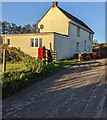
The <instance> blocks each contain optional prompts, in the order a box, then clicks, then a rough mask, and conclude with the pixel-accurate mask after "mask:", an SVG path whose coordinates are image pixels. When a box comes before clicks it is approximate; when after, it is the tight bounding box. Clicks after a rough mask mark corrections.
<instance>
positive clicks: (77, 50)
mask: <svg viewBox="0 0 107 120" xmlns="http://www.w3.org/2000/svg"><path fill="white" fill-rule="evenodd" d="M76 52H79V42H76Z"/></svg>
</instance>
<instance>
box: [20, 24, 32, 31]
mask: <svg viewBox="0 0 107 120" xmlns="http://www.w3.org/2000/svg"><path fill="white" fill-rule="evenodd" d="M22 33H32V27H31V25H30V24H27V25H25V26H24V27H23V28H22Z"/></svg>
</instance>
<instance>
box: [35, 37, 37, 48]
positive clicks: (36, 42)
mask: <svg viewBox="0 0 107 120" xmlns="http://www.w3.org/2000/svg"><path fill="white" fill-rule="evenodd" d="M35 47H38V38H35Z"/></svg>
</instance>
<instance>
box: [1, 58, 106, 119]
mask: <svg viewBox="0 0 107 120" xmlns="http://www.w3.org/2000/svg"><path fill="white" fill-rule="evenodd" d="M105 66H106V65H105V60H104V59H101V60H98V61H97V62H93V63H88V64H86V65H79V66H74V67H70V68H67V69H65V70H62V71H60V72H59V73H57V74H55V75H53V76H51V77H49V78H46V79H44V80H43V81H40V82H38V83H36V84H34V85H32V86H30V87H29V88H27V89H25V90H23V91H21V92H19V93H17V94H15V95H13V96H12V97H9V98H7V99H4V100H3V101H2V112H3V114H2V116H3V118H104V117H105V113H104V103H105V98H106V97H105V94H104V91H105V87H106V82H105V69H106V67H105Z"/></svg>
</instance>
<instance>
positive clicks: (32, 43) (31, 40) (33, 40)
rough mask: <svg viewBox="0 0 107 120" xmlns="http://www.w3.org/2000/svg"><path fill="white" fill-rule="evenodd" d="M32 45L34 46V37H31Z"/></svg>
mask: <svg viewBox="0 0 107 120" xmlns="http://www.w3.org/2000/svg"><path fill="white" fill-rule="evenodd" d="M31 47H34V38H32V39H31Z"/></svg>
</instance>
